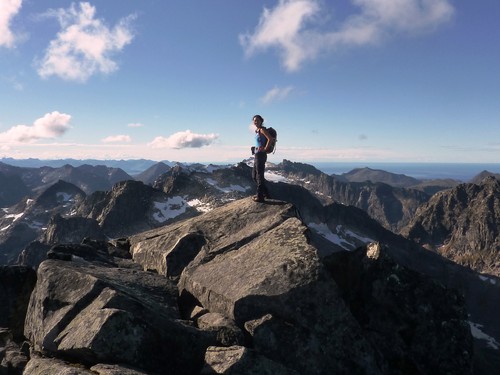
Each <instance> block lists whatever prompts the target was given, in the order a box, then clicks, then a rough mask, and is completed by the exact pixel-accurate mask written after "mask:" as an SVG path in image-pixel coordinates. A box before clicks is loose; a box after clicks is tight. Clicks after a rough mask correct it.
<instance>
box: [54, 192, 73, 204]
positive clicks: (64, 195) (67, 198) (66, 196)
mask: <svg viewBox="0 0 500 375" xmlns="http://www.w3.org/2000/svg"><path fill="white" fill-rule="evenodd" d="M56 197H57V199H58V200H61V201H63V202H69V201H70V200H71V198H73V196H72V195H70V194H68V193H64V192H59V193H56Z"/></svg>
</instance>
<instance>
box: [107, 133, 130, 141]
mask: <svg viewBox="0 0 500 375" xmlns="http://www.w3.org/2000/svg"><path fill="white" fill-rule="evenodd" d="M101 142H103V143H130V142H132V138H130V136H129V135H123V134H120V135H111V136H109V137H106V138H103V139H101Z"/></svg>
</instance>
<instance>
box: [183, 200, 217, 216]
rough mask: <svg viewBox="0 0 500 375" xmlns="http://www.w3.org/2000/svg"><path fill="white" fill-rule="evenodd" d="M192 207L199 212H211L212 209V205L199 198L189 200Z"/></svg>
mask: <svg viewBox="0 0 500 375" xmlns="http://www.w3.org/2000/svg"><path fill="white" fill-rule="evenodd" d="M187 204H188V205H189V206H190V207H194V208H196V210H197V211H198V212H204V213H205V212H209V211H212V209H213V208H212V206H211V205H210V204H209V203H204V202H202V201H200V200H199V199H192V200H190V201H188V202H187Z"/></svg>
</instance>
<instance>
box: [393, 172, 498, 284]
mask: <svg viewBox="0 0 500 375" xmlns="http://www.w3.org/2000/svg"><path fill="white" fill-rule="evenodd" d="M499 228H500V181H499V180H497V179H495V178H494V177H492V176H489V177H486V178H485V179H484V180H482V181H481V182H480V183H479V184H473V183H470V184H460V185H459V186H457V187H456V188H454V189H451V190H447V191H443V192H440V193H438V194H436V195H435V196H433V197H432V198H431V199H430V200H429V202H427V203H426V204H424V205H423V206H422V207H420V208H419V209H418V210H417V212H416V214H415V217H414V219H413V220H412V221H411V223H410V224H409V225H408V226H407V228H405V229H404V230H403V231H402V233H403V234H404V235H405V236H406V237H407V238H409V239H411V240H413V241H415V242H417V243H419V244H421V245H423V246H426V247H428V248H430V249H431V250H434V251H437V252H439V253H440V254H442V255H443V256H445V257H447V258H449V259H452V260H453V261H454V262H456V263H459V264H462V265H465V266H468V267H471V268H472V269H475V270H477V271H480V272H484V273H488V274H492V275H496V276H500V229H499Z"/></svg>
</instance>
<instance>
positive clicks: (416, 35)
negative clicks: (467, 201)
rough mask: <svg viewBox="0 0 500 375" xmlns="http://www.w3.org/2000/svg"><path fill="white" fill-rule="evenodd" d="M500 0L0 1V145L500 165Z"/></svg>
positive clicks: (231, 157) (165, 155)
mask: <svg viewBox="0 0 500 375" xmlns="http://www.w3.org/2000/svg"><path fill="white" fill-rule="evenodd" d="M499 20H500V2H499V1H498V0H480V1H452V0H339V1H329V0H276V1H250V0H248V1H234V0H210V1H207V0H183V1H174V0H120V1H109V0H93V1H88V2H77V1H75V2H71V1H62V0H57V1H56V0H50V1H48V0H0V156H2V157H13V158H28V157H34V158H40V159H52V158H67V157H71V158H76V159H84V158H93V159H138V158H147V159H153V160H170V161H186V162H233V161H240V160H242V159H244V158H247V157H249V156H250V153H249V150H250V146H251V145H252V144H253V133H252V130H251V128H250V123H251V119H252V116H253V115H254V114H261V115H262V116H263V117H264V119H265V125H267V126H273V127H274V128H276V129H277V130H278V145H277V152H276V154H274V155H272V156H270V161H274V162H279V161H281V160H282V159H289V160H292V161H303V162H310V161H332V162H342V161H345V162H367V163H369V162H473V163H495V162H499V161H500V137H499V129H500V22H499Z"/></svg>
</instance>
